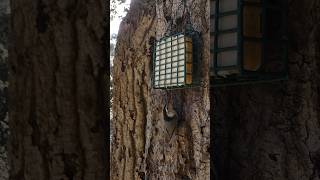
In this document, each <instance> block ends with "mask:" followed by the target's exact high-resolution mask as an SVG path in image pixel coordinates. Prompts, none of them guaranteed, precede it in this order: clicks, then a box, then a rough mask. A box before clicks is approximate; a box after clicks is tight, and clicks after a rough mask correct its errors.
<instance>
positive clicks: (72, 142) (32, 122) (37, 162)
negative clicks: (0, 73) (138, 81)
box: [9, 0, 108, 180]
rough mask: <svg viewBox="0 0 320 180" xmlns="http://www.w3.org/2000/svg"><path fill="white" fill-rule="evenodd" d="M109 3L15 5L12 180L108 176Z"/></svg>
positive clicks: (42, 0) (20, 0) (30, 1)
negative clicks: (107, 62)
mask: <svg viewBox="0 0 320 180" xmlns="http://www.w3.org/2000/svg"><path fill="white" fill-rule="evenodd" d="M105 4H106V3H105V1H102V0H101V1H94V2H93V1H90V2H89V1H84V0H79V1H49V0H36V1H35V0H27V1H26V0H14V1H11V9H12V16H11V20H12V23H11V26H10V28H11V32H10V46H9V74H10V77H9V82H10V86H9V109H10V112H9V126H10V137H9V159H10V161H9V162H10V167H11V169H10V179H12V180H14V179H16V180H24V179H26V180H28V179H30V180H31V179H32V180H35V179H37V180H38V179H39V180H48V179H59V180H60V179H70V180H71V179H86V180H93V179H106V178H107V175H106V174H107V172H106V168H107V165H106V163H107V160H106V154H107V152H108V151H107V134H106V132H105V129H106V123H105V121H106V117H107V111H106V106H105V93H106V92H107V90H106V84H105V81H104V78H105V77H106V69H107V66H106V58H107V53H106V49H105V48H104V47H105V43H106V32H105V29H104V17H105V13H106V8H105Z"/></svg>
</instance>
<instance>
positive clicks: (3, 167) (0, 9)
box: [0, 0, 10, 180]
mask: <svg viewBox="0 0 320 180" xmlns="http://www.w3.org/2000/svg"><path fill="white" fill-rule="evenodd" d="M9 13H10V10H9V0H3V1H1V2H0V180H6V179H8V177H9V174H8V158H7V146H6V145H7V140H8V130H9V127H8V104H7V89H8V66H7V63H8V41H7V38H8V26H9V16H10V15H9Z"/></svg>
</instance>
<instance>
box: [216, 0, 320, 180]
mask: <svg viewBox="0 0 320 180" xmlns="http://www.w3.org/2000/svg"><path fill="white" fill-rule="evenodd" d="M289 5H290V7H289V40H290V41H289V44H290V49H289V80H288V81H285V82H276V83H268V84H252V85H245V86H235V87H227V88H219V89H218V88H217V89H213V91H211V93H212V96H214V97H215V100H214V101H215V103H213V104H212V108H213V109H214V113H213V115H214V117H213V119H214V121H213V129H214V130H213V131H212V132H213V135H212V137H214V138H213V144H214V145H213V147H214V160H213V162H214V164H215V165H216V172H217V174H218V177H219V179H220V180H233V179H238V180H249V179H250V180H271V179H272V180H286V179H287V180H319V179H320V117H319V113H320V109H319V108H320V106H319V105H320V104H319V100H320V99H319V97H320V94H319V93H320V53H319V52H320V26H319V22H320V1H318V0H309V1H299V0H289Z"/></svg>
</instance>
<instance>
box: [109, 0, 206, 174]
mask: <svg viewBox="0 0 320 180" xmlns="http://www.w3.org/2000/svg"><path fill="white" fill-rule="evenodd" d="M156 2H157V1H146V0H135V1H132V3H131V7H130V11H129V13H128V14H127V16H126V17H125V18H124V20H123V22H122V24H121V26H120V31H119V34H118V39H117V46H116V54H115V59H114V67H113V78H114V79H113V80H114V84H113V88H114V89H113V120H112V124H113V127H114V134H113V136H114V138H113V140H112V153H111V154H112V159H111V164H112V166H111V179H114V180H119V179H125V180H129V179H146V178H147V179H168V180H170V179H193V180H196V179H201V180H202V179H209V168H210V156H209V141H210V140H209V139H210V123H209V108H210V102H209V88H208V82H209V80H208V70H209V69H208V62H209V61H208V59H209V41H208V39H209V33H208V32H209V31H208V30H209V16H208V15H209V13H208V12H209V1H206V0H199V1H191V0H189V1H186V2H187V6H189V7H190V11H191V13H192V14H191V16H192V18H191V19H192V23H193V25H194V28H195V29H196V30H198V31H200V32H201V33H202V37H203V41H204V48H203V52H202V54H203V59H204V61H205V62H204V64H203V66H202V69H201V71H202V75H203V82H204V84H203V87H201V88H199V87H198V88H194V89H180V90H174V91H171V92H172V94H173V98H174V102H175V103H174V104H175V106H176V108H177V109H178V110H180V111H181V116H180V118H181V121H180V122H179V123H178V126H177V128H176V129H175V130H174V131H173V135H172V136H171V133H168V132H167V130H168V129H170V128H173V127H174V126H175V124H168V123H165V122H164V119H163V112H162V111H163V107H164V104H165V97H166V92H165V91H164V90H155V89H153V88H152V84H151V75H152V63H151V62H152V58H151V56H148V55H147V54H148V53H147V52H148V49H149V48H150V44H149V42H150V41H152V37H156V38H157V39H159V38H160V37H161V36H163V35H164V33H165V30H166V26H167V25H168V23H167V22H166V20H165V16H167V19H169V17H170V18H171V19H173V20H174V22H175V23H176V22H177V21H179V20H178V19H179V18H181V17H182V15H183V8H181V7H180V4H181V3H182V1H178V0H172V1H171V0H168V1H161V2H160V1H158V4H156ZM181 5H182V7H183V4H181ZM176 12H177V13H176ZM176 20H177V21H176ZM180 20H181V19H180ZM179 28H180V29H183V26H181V25H177V29H179Z"/></svg>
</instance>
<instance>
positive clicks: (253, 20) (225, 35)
mask: <svg viewBox="0 0 320 180" xmlns="http://www.w3.org/2000/svg"><path fill="white" fill-rule="evenodd" d="M287 7H288V5H287V0H214V1H210V9H211V10H210V18H211V19H210V36H211V40H210V43H211V60H210V63H211V64H210V69H211V71H210V75H211V78H210V79H211V85H212V86H225V85H236V84H243V83H254V82H265V81H274V80H284V79H287V64H288V63H287V26H286V22H287Z"/></svg>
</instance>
